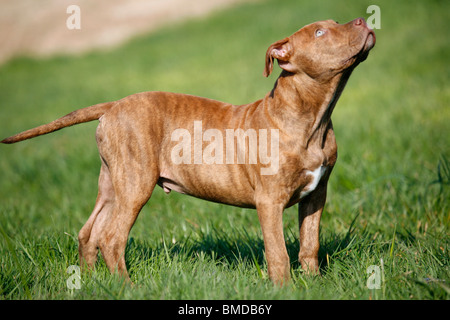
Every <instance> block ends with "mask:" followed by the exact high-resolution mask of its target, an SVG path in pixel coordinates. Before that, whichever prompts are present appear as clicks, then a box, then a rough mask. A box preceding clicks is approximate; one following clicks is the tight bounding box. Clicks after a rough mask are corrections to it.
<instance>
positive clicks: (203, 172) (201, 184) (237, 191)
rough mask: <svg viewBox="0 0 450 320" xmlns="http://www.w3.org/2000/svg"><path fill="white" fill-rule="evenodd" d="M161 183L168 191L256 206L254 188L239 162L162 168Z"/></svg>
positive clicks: (245, 206)
mask: <svg viewBox="0 0 450 320" xmlns="http://www.w3.org/2000/svg"><path fill="white" fill-rule="evenodd" d="M158 185H159V186H160V187H162V188H163V190H164V192H166V193H170V191H172V190H173V191H175V192H178V193H182V194H186V195H190V196H193V197H196V198H200V199H204V200H208V201H212V202H218V203H223V204H229V205H233V206H237V207H243V208H255V201H254V189H253V187H252V186H251V184H250V182H249V181H248V179H247V177H246V174H245V172H244V169H242V168H238V167H237V165H236V166H235V165H209V166H199V165H195V164H190V165H179V166H173V167H171V168H170V169H164V170H162V171H161V173H160V178H159V180H158Z"/></svg>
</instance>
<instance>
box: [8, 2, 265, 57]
mask: <svg viewBox="0 0 450 320" xmlns="http://www.w3.org/2000/svg"><path fill="white" fill-rule="evenodd" d="M244 1H247V2H249V1H256V0H215V1H208V0H193V1H186V0H129V1H125V0H96V1H89V0H42V1H35V0H17V1H8V0H0V44H1V47H0V63H2V62H5V61H6V60H8V59H10V58H12V57H14V56H17V55H30V56H41V57H42V56H50V55H52V54H57V53H71V54H76V53H82V52H86V51H89V50H92V49H98V48H104V47H106V48H110V47H112V46H117V45H120V44H121V43H123V42H124V41H126V40H128V39H130V38H131V37H133V36H136V35H138V34H143V33H148V32H149V31H151V30H155V29H156V28H159V27H162V26H164V25H169V24H171V23H174V22H177V21H181V20H183V19H188V18H195V17H202V16H205V15H208V14H210V13H211V12H214V11H216V10H221V9H224V8H227V7H229V6H232V5H234V4H237V3H242V2H244ZM71 5H77V6H78V7H79V8H80V13H81V16H82V28H80V29H78V30H77V31H76V32H74V31H73V30H71V29H69V28H67V27H65V26H66V21H67V19H69V17H70V16H71V15H72V11H69V12H67V9H68V8H69V7H70V6H71Z"/></svg>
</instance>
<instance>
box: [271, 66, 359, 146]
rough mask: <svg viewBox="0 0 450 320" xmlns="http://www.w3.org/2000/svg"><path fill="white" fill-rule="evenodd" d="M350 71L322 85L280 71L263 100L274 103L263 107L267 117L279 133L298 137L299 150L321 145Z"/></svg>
mask: <svg viewBox="0 0 450 320" xmlns="http://www.w3.org/2000/svg"><path fill="white" fill-rule="evenodd" d="M352 70H353V69H351V70H346V71H344V72H342V73H339V74H337V75H335V76H334V77H332V78H331V79H327V80H325V81H318V80H316V79H313V78H311V77H309V76H308V75H306V74H291V73H288V72H285V71H283V72H282V73H281V75H280V76H279V78H278V79H277V81H276V83H275V86H274V88H273V89H272V91H271V92H270V93H269V94H268V95H267V96H266V97H265V100H267V99H273V100H274V101H272V102H271V103H266V104H265V106H266V108H267V114H268V115H269V116H270V117H271V118H272V121H274V122H275V123H276V124H277V126H278V127H279V128H280V129H281V130H282V131H285V132H286V133H287V134H289V135H296V136H298V137H299V138H300V141H301V143H302V145H303V147H305V148H308V146H309V145H310V144H312V143H314V144H315V143H320V144H321V145H322V144H323V142H324V139H325V136H326V132H327V130H328V128H329V125H330V121H331V114H332V112H333V110H334V107H335V105H336V103H337V101H338V99H339V97H340V96H341V93H342V91H343V90H344V87H345V85H346V83H347V80H348V78H349V77H350V74H351V72H352ZM267 101H268V100H267ZM273 102H275V103H273ZM275 106H277V108H276V109H275Z"/></svg>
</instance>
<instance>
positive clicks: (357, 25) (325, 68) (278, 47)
mask: <svg viewBox="0 0 450 320" xmlns="http://www.w3.org/2000/svg"><path fill="white" fill-rule="evenodd" d="M374 45H375V33H374V32H373V30H372V29H370V28H369V27H368V26H367V24H366V22H365V21H364V19H363V18H358V19H355V20H353V21H350V22H349V23H346V24H339V23H337V22H335V21H333V20H326V21H319V22H315V23H312V24H309V25H307V26H305V27H303V28H301V29H300V30H299V31H297V32H295V33H294V34H293V35H291V36H290V37H287V38H285V39H283V40H280V41H277V42H275V43H273V44H272V45H271V46H270V47H269V48H268V49H267V53H266V67H265V69H264V76H266V77H268V76H269V75H270V74H271V73H272V69H273V60H274V59H277V60H278V65H279V66H280V67H281V68H282V69H283V70H285V71H287V72H290V73H294V74H295V73H302V72H303V73H306V74H307V75H309V76H310V77H312V78H315V79H322V80H325V79H329V78H331V77H333V76H334V75H336V74H338V73H340V72H343V71H345V70H347V69H349V68H354V67H356V66H357V65H358V64H359V63H360V62H362V61H364V60H365V59H366V58H367V55H368V54H369V51H370V49H372V48H373V47H374Z"/></svg>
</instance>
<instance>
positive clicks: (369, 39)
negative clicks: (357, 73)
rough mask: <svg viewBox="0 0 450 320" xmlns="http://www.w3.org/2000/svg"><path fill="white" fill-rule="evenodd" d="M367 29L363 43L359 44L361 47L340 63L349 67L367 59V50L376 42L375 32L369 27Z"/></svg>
mask: <svg viewBox="0 0 450 320" xmlns="http://www.w3.org/2000/svg"><path fill="white" fill-rule="evenodd" d="M367 29H368V32H367V35H366V39H365V41H364V43H363V45H362V46H361V49H360V50H359V51H358V52H357V53H356V54H355V55H352V56H351V57H350V58H348V59H345V60H344V61H343V63H342V64H343V65H344V66H347V67H350V66H352V65H355V66H356V65H357V64H359V63H361V62H363V61H364V60H366V59H367V56H368V55H369V51H370V50H371V49H372V48H373V47H374V46H375V42H376V37H375V32H374V31H373V30H372V29H370V28H367Z"/></svg>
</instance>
